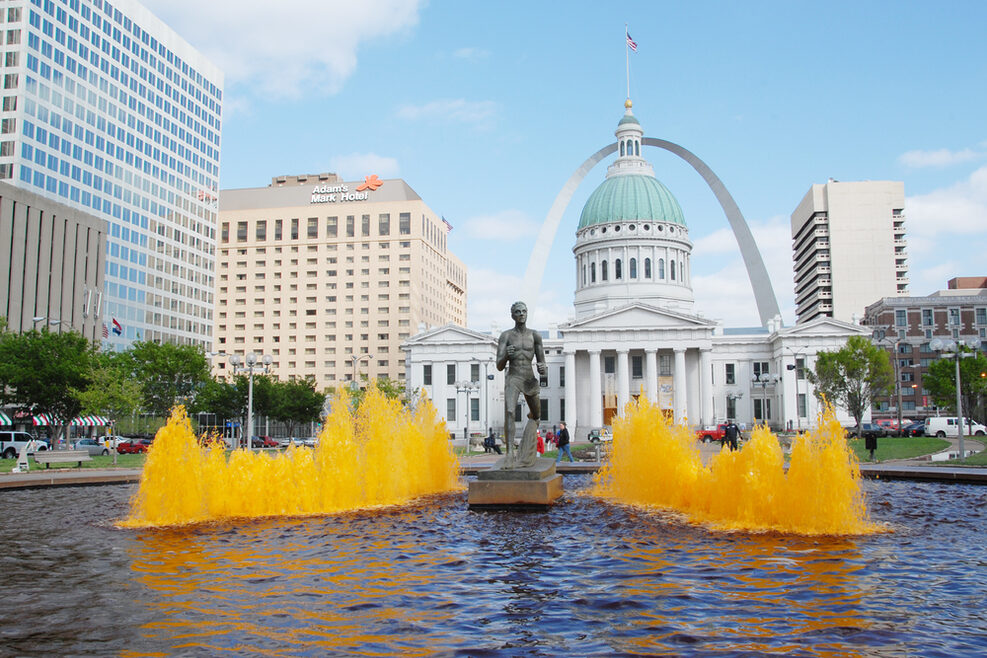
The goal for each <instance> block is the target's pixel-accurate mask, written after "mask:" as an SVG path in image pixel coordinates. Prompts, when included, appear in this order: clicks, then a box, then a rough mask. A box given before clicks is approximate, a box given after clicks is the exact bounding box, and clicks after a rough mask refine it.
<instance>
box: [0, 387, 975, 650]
mask: <svg viewBox="0 0 987 658" xmlns="http://www.w3.org/2000/svg"><path fill="white" fill-rule="evenodd" d="M632 438H633V440H631V439H632ZM695 447H696V445H695V439H694V438H693V437H692V436H691V435H689V433H688V432H686V431H685V430H684V429H683V428H680V427H677V426H674V425H668V424H666V423H665V422H664V419H663V418H661V414H660V413H658V410H657V409H655V408H654V407H652V406H650V405H649V404H648V403H646V402H645V401H641V402H637V403H635V404H634V405H633V406H631V407H629V408H628V409H627V413H626V414H625V416H624V418H623V419H622V420H621V421H620V422H619V423H618V424H617V425H616V426H615V432H614V447H613V455H612V458H611V459H610V460H609V462H608V463H607V464H606V466H605V467H604V468H603V469H602V470H601V472H600V473H599V475H598V476H597V477H595V478H592V477H591V476H589V475H576V476H570V475H567V476H566V490H567V494H566V495H565V496H564V497H563V498H562V499H561V500H560V501H558V502H557V503H556V504H555V505H552V506H548V507H546V508H544V510H543V511H540V512H534V513H530V512H529V513H524V514H519V513H516V512H511V511H505V510H495V511H470V510H469V509H468V506H467V505H466V504H464V497H465V491H464V487H463V485H462V483H461V481H460V479H459V477H458V472H457V465H456V460H455V457H454V456H453V455H452V453H451V451H450V449H449V440H448V438H447V435H446V434H445V432H444V429H443V424H442V423H441V422H438V421H437V420H436V416H435V412H434V409H432V408H431V406H430V405H428V404H425V405H423V406H422V407H420V408H419V409H418V410H417V411H416V412H414V413H412V412H409V411H406V410H403V409H401V408H400V407H399V406H398V405H396V404H394V403H392V402H390V401H387V400H384V399H383V398H379V397H376V396H375V394H373V393H372V392H371V393H368V396H367V398H366V399H365V400H364V402H363V404H362V405H361V408H360V410H358V411H356V412H353V411H352V410H351V409H350V405H349V401H348V400H347V399H346V398H345V396H344V397H343V398H341V399H340V400H337V401H336V402H335V403H334V405H333V408H332V413H331V414H330V416H329V418H328V419H327V423H326V427H325V429H324V430H323V432H322V434H321V437H320V442H319V446H318V447H317V448H316V449H315V450H309V449H304V448H303V449H289V450H288V452H286V453H284V454H280V455H276V456H271V455H268V454H258V453H249V452H234V453H232V454H230V455H229V457H228V458H227V457H226V456H225V455H224V454H223V452H222V451H221V450H216V449H212V448H202V447H200V446H199V444H198V442H197V441H196V439H195V437H194V435H193V434H192V432H191V428H190V426H189V424H188V420H187V418H185V416H184V414H183V413H182V412H181V411H180V410H178V411H177V412H176V413H175V414H174V415H173V416H172V418H171V420H170V422H169V425H168V426H167V427H166V428H165V429H164V430H163V431H162V432H161V433H160V434H159V436H158V438H157V439H156V441H155V445H154V447H153V448H152V449H151V452H150V453H149V456H148V461H147V464H146V469H145V474H144V481H143V482H142V483H141V485H140V487H139V489H138V490H137V493H136V494H134V493H133V491H132V487H131V486H129V485H117V486H104V487H99V488H98V489H95V488H91V487H79V488H52V489H44V490H35V491H29V490H23V491H9V492H4V493H3V501H4V507H5V510H6V511H7V513H8V517H7V518H8V519H17V520H18V521H17V522H6V523H4V524H2V525H0V556H2V562H0V565H2V566H3V568H4V573H5V578H4V579H3V580H2V581H0V597H2V598H3V600H4V601H7V602H8V606H7V608H6V610H5V614H4V649H5V651H7V652H9V653H11V654H15V655H39V654H46V655H81V654H126V655H148V654H181V655H203V656H205V655H216V654H218V653H237V654H246V655H273V654H277V655H313V654H317V655H354V654H360V655H365V654H370V653H373V654H382V655H396V654H401V655H436V654H438V655H504V656H515V655H533V654H537V655H546V656H556V655H558V656H562V655H590V654H599V655H610V654H615V653H616V654H642V653H643V654H655V653H661V654H674V655H706V654H709V653H714V652H715V653H728V654H730V653H733V654H738V653H748V654H770V653H792V652H799V653H803V654H806V655H818V654H829V655H909V654H937V655H973V654H984V653H985V652H987V640H985V638H987V620H985V619H984V617H983V615H982V614H981V608H982V606H980V605H978V603H979V602H980V600H981V598H982V596H981V593H982V592H983V591H984V589H985V585H987V578H985V575H984V570H983V568H982V556H981V548H980V546H981V543H982V542H981V540H982V537H983V536H984V533H985V532H987V512H985V507H984V505H983V489H982V488H979V487H977V486H972V485H944V484H937V483H902V482H882V481H874V480H865V481H861V480H860V478H859V476H858V474H857V471H856V464H855V462H854V460H853V458H852V456H851V455H850V454H849V453H847V452H846V448H845V445H844V442H843V441H842V434H840V433H839V432H838V430H837V426H836V425H835V424H834V422H833V420H832V418H831V417H829V416H825V415H824V416H823V418H822V420H821V425H820V429H819V430H818V431H816V432H814V433H810V434H806V435H802V436H801V437H800V438H799V439H798V440H797V441H796V442H795V445H794V448H793V451H792V454H791V458H790V466H789V468H788V470H787V472H786V471H785V470H784V469H783V468H782V465H783V455H782V454H781V451H780V449H779V448H778V445H777V441H776V440H775V439H774V437H772V436H771V435H770V433H769V432H768V431H767V430H765V429H759V430H756V431H755V432H754V433H753V437H752V438H751V440H750V441H749V442H748V443H747V444H746V445H745V446H744V447H743V449H742V450H741V451H739V452H736V453H730V452H721V453H720V454H719V455H717V456H716V457H715V459H714V460H713V462H712V463H711V464H710V465H709V466H708V467H707V466H704V465H703V464H702V463H701V462H700V461H699V459H698V455H697V454H696V450H695ZM391 474H394V476H395V477H389V476H390V475H391ZM94 492H95V493H94ZM865 496H866V502H867V505H866V506H865V504H864V501H865ZM128 499H129V500H131V501H132V507H131V513H130V516H129V518H128V519H126V520H125V521H123V522H122V523H121V522H118V521H117V518H118V517H119V515H120V512H121V510H122V509H125V508H126V506H127V501H128ZM867 507H869V508H870V509H869V510H868V509H867ZM300 516H304V518H298V517H300ZM291 517H295V518H291ZM869 517H873V518H869ZM121 526H123V527H121ZM884 529H889V530H892V531H891V532H875V530H884ZM40 620H43V623H42V622H41V621H40Z"/></svg>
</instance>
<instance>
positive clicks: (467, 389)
mask: <svg viewBox="0 0 987 658" xmlns="http://www.w3.org/2000/svg"><path fill="white" fill-rule="evenodd" d="M455 387H456V393H457V394H458V393H465V394H466V424H465V425H463V438H464V439H465V440H466V448H467V449H468V448H469V445H470V435H469V428H470V394H471V393H472V392H473V391H478V390H480V382H468V381H463V382H456V383H455Z"/></svg>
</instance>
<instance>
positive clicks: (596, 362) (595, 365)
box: [589, 350, 603, 427]
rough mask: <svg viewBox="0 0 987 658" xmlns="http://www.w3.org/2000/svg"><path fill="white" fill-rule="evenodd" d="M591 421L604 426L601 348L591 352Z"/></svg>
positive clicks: (595, 424) (593, 423) (598, 425)
mask: <svg viewBox="0 0 987 658" xmlns="http://www.w3.org/2000/svg"><path fill="white" fill-rule="evenodd" d="M589 423H590V426H592V427H602V426H603V384H602V382H601V381H600V350H590V353H589Z"/></svg>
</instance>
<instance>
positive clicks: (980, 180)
mask: <svg viewBox="0 0 987 658" xmlns="http://www.w3.org/2000/svg"><path fill="white" fill-rule="evenodd" d="M905 213H906V217H907V222H908V223H907V229H908V232H909V234H914V235H920V236H941V235H942V234H944V233H954V234H977V235H980V234H983V232H984V228H985V224H987V167H981V168H980V169H977V170H976V171H975V172H973V173H972V174H971V175H970V177H969V178H968V179H967V180H965V181H960V182H959V183H956V184H955V185H952V186H951V187H945V188H941V189H938V190H934V191H932V192H930V193H928V194H922V195H918V196H913V197H908V198H907V199H906V200H905Z"/></svg>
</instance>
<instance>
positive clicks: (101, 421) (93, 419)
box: [71, 415, 110, 427]
mask: <svg viewBox="0 0 987 658" xmlns="http://www.w3.org/2000/svg"><path fill="white" fill-rule="evenodd" d="M71 424H72V425H79V426H81V427H98V426H102V425H109V424H110V419H109V418H107V417H105V416H96V415H89V416H78V417H76V418H73V419H72V423H71Z"/></svg>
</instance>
